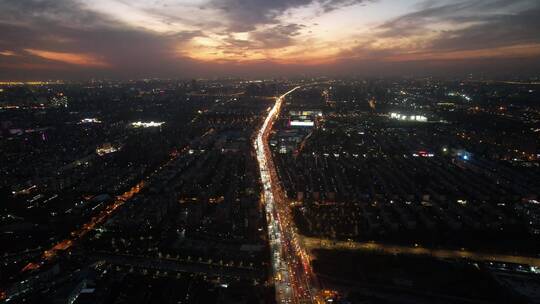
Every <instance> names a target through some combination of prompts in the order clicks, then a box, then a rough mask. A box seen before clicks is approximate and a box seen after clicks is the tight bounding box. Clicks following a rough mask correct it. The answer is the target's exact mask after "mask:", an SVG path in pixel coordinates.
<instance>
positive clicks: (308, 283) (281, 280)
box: [254, 87, 316, 303]
mask: <svg viewBox="0 0 540 304" xmlns="http://www.w3.org/2000/svg"><path fill="white" fill-rule="evenodd" d="M298 88H299V87H296V88H294V89H292V90H290V91H288V92H287V93H285V94H283V95H282V96H280V97H278V98H277V99H276V103H275V105H274V107H272V109H271V110H270V111H269V112H268V116H267V117H266V119H265V121H264V123H263V125H262V127H261V129H260V130H259V132H258V134H257V138H256V140H255V143H254V146H255V151H256V154H257V161H258V163H259V169H260V174H261V182H262V185H263V200H264V202H265V210H266V219H267V222H268V238H269V242H270V250H271V255H272V272H273V273H272V275H273V280H274V284H275V287H276V302H277V303H313V302H315V301H316V299H315V297H314V296H313V294H315V292H316V288H315V285H316V280H315V276H314V274H313V271H312V269H311V263H310V258H309V256H308V255H307V254H306V251H305V250H304V249H303V248H302V247H301V246H300V242H299V241H298V234H297V232H296V228H295V226H294V222H293V220H292V215H291V211H290V208H289V206H288V205H287V199H286V196H285V195H284V192H283V190H282V189H281V186H280V184H279V181H278V178H277V175H276V169H275V166H274V163H273V160H272V156H271V152H270V149H269V147H268V137H269V134H270V130H271V129H272V125H273V124H274V121H275V118H276V117H277V116H278V114H279V111H280V109H281V105H282V102H283V99H284V98H285V97H286V96H287V95H289V94H290V93H292V92H294V91H295V90H297V89H298Z"/></svg>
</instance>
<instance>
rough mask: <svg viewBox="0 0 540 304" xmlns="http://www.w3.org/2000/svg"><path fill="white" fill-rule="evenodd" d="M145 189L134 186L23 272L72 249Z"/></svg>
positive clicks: (139, 184)
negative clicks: (76, 242) (75, 243)
mask: <svg viewBox="0 0 540 304" xmlns="http://www.w3.org/2000/svg"><path fill="white" fill-rule="evenodd" d="M143 187H144V181H141V182H139V183H138V184H137V185H135V186H133V187H132V188H131V189H129V191H126V192H125V193H123V194H122V195H119V196H117V197H116V199H115V201H114V203H113V204H111V205H109V206H107V208H105V210H103V211H101V212H100V213H99V214H98V215H96V216H94V217H92V219H91V220H90V221H89V222H88V223H86V224H84V225H83V226H82V227H81V228H80V229H78V230H76V231H72V232H71V237H70V238H67V239H65V240H63V241H61V242H59V243H57V244H56V245H54V246H53V247H52V248H50V249H49V250H46V251H44V252H43V255H42V259H41V261H40V262H38V263H28V264H27V265H26V266H25V267H24V268H23V269H22V271H23V272H24V271H28V270H34V269H38V268H40V267H41V265H43V264H45V262H47V261H50V260H52V259H53V258H54V257H56V255H57V254H58V252H60V251H65V250H67V249H69V248H71V247H72V246H73V244H74V242H75V241H77V240H79V239H81V238H82V237H84V236H85V235H86V234H87V233H88V232H90V231H92V229H94V228H95V227H96V225H99V224H101V223H103V222H104V221H105V220H106V219H108V218H109V217H110V216H111V214H112V213H113V212H114V211H115V210H116V209H118V207H120V206H122V205H123V204H124V203H125V202H126V201H127V200H129V199H130V198H132V197H133V196H134V195H135V194H137V193H139V191H141V189H142V188H143Z"/></svg>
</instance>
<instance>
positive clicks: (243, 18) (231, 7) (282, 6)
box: [209, 0, 372, 32]
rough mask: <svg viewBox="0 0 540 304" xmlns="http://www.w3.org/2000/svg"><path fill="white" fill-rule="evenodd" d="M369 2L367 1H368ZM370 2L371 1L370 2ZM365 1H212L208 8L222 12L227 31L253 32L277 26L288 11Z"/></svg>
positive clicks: (348, 4)
mask: <svg viewBox="0 0 540 304" xmlns="http://www.w3.org/2000/svg"><path fill="white" fill-rule="evenodd" d="M368 1H369V0H368ZM371 1H372V0H371ZM364 2H367V1H366V0H212V2H211V3H210V4H209V6H210V7H212V8H216V9H218V10H221V11H223V13H224V14H225V16H226V18H227V20H228V25H229V30H231V31H234V32H248V31H253V30H254V29H255V27H256V26H257V25H271V24H277V23H278V20H277V18H278V17H279V16H282V15H283V13H285V12H286V11H287V10H289V9H293V8H298V7H303V6H307V5H310V4H319V5H320V6H321V7H322V9H323V10H324V11H325V12H330V11H332V10H336V9H338V8H342V7H345V6H350V5H354V4H359V3H364Z"/></svg>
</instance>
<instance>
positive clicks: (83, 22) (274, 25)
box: [0, 0, 540, 80]
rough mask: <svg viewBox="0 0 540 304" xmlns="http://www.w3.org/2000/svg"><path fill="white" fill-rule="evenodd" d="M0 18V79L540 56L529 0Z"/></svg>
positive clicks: (117, 6)
mask: <svg viewBox="0 0 540 304" xmlns="http://www.w3.org/2000/svg"><path fill="white" fill-rule="evenodd" d="M0 17H1V20H2V21H1V22H0V31H1V32H2V37H1V38H0V79H1V80H42V79H86V78H90V77H111V78H120V79H127V78H139V77H213V76H218V77H219V76H240V77H247V76H262V75H264V76H298V75H320V74H330V75H337V74H339V75H370V76H387V75H410V74H411V75H412V74H430V75H451V74H464V73H488V74H498V75H501V74H506V75H508V74H516V73H518V74H521V75H531V74H532V73H534V72H536V71H537V69H538V67H539V64H538V62H540V60H539V59H540V36H539V35H538V34H537V30H538V28H539V27H540V23H539V20H540V3H538V2H537V1H532V0H518V1H508V0H475V1H445V0H429V1H421V0H407V1H399V2H398V1H390V0H379V1H369V0H339V1H327V0H294V1H283V0H280V1H262V0H254V1H242V0H234V1H224V0H204V1H188V0H183V1H171V0H162V1H145V0H137V1H122V0H113V1H105V0H100V1H86V0H60V1H51V0H40V1H38V0H31V1H17V2H3V3H0ZM494 62H496V63H497V64H495V65H494V64H493V63H494Z"/></svg>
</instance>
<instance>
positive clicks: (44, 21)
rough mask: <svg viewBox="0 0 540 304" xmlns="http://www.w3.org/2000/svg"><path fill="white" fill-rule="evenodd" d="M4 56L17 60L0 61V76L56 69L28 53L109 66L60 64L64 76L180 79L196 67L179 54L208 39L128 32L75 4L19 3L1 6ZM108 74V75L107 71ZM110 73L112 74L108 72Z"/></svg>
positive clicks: (65, 0) (61, 0)
mask: <svg viewBox="0 0 540 304" xmlns="http://www.w3.org/2000/svg"><path fill="white" fill-rule="evenodd" d="M0 32H2V35H1V36H0V50H9V51H12V52H13V53H15V54H16V55H17V56H1V55H0V67H1V68H0V70H1V72H0V76H1V77H4V78H5V77H9V75H11V73H12V72H14V71H13V70H14V69H17V64H18V67H20V70H22V71H18V72H17V73H16V74H21V73H31V72H32V71H31V70H33V69H39V70H45V69H47V68H48V67H51V66H53V62H51V60H50V59H45V58H38V57H36V56H33V55H31V54H30V53H29V52H27V51H25V50H26V49H35V50H44V51H51V52H63V53H72V54H90V55H92V56H96V57H99V58H100V60H103V61H104V62H107V63H108V64H109V65H110V66H109V67H108V68H107V69H105V68H103V67H102V68H101V70H100V71H96V68H85V67H77V66H70V65H66V64H64V63H55V64H54V66H55V68H54V69H52V68H51V70H53V71H54V73H52V74H55V75H56V74H59V73H58V71H59V70H66V72H67V70H73V71H81V70H82V71H83V72H88V73H90V72H92V73H96V74H100V73H105V74H107V73H109V72H113V71H114V72H116V73H121V74H123V75H144V74H157V75H159V74H160V73H163V74H171V73H178V71H180V70H182V69H186V67H188V66H190V67H192V66H193V65H194V63H193V62H192V61H191V60H190V59H187V58H181V57H180V56H179V55H178V54H177V53H176V51H177V49H178V48H179V47H181V45H182V44H183V43H186V42H187V41H189V40H190V39H192V38H194V37H197V36H203V35H204V34H203V33H202V32H200V31H184V32H179V33H174V34H157V33H155V32H150V31H146V30H142V29H136V28H133V27H129V26H127V25H125V24H123V23H120V22H118V21H115V20H112V19H111V18H109V17H106V16H104V15H101V14H99V13H95V12H91V11H88V10H86V9H84V8H83V7H81V6H80V5H78V4H76V2H73V1H70V0H20V1H9V2H2V3H1V4H0ZM106 70H107V71H106ZM109 70H110V71H109Z"/></svg>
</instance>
